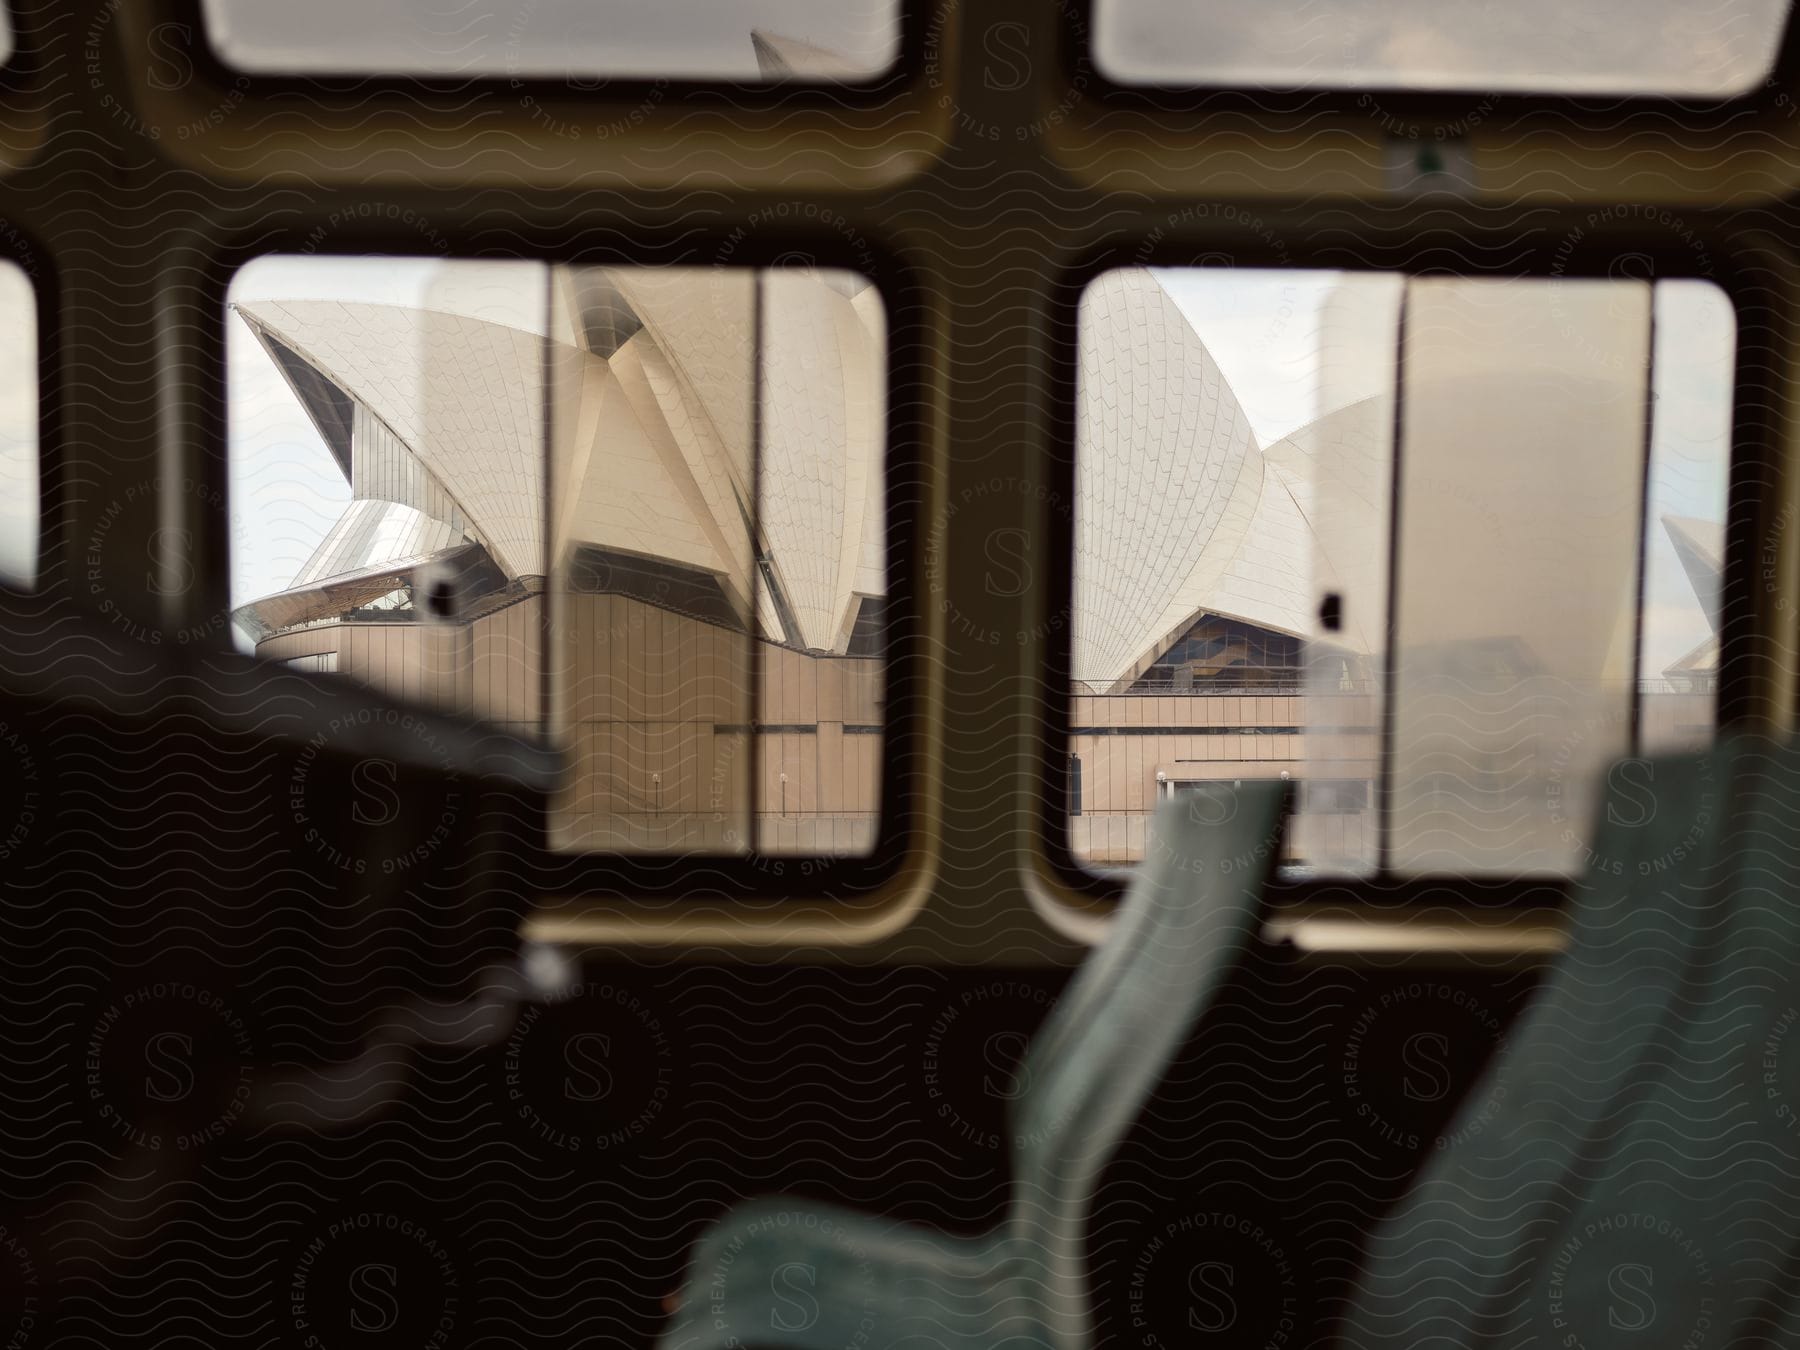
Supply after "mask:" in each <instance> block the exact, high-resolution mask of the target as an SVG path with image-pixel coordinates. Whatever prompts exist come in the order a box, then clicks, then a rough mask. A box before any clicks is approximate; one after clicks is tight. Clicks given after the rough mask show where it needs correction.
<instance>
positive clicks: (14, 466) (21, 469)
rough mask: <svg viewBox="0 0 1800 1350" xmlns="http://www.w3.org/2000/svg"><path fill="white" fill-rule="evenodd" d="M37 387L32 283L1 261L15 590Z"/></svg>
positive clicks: (35, 510) (34, 542)
mask: <svg viewBox="0 0 1800 1350" xmlns="http://www.w3.org/2000/svg"><path fill="white" fill-rule="evenodd" d="M3 22H4V15H0V23H3ZM37 386H38V377H37V300H36V298H35V296H33V294H32V290H31V279H30V278H29V277H27V276H26V275H25V273H24V271H23V270H22V269H20V267H19V266H18V265H17V264H16V263H11V262H0V579H4V580H5V581H6V582H8V583H9V584H11V585H14V586H30V585H32V584H33V583H35V582H36V580H37V559H38V520H39V516H40V496H41V494H40V492H39V488H38V387H37Z"/></svg>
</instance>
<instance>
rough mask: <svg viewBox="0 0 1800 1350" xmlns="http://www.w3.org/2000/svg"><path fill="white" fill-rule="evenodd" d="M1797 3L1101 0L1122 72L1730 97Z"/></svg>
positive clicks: (1106, 65)
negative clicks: (1790, 7) (1727, 95)
mask: <svg viewBox="0 0 1800 1350" xmlns="http://www.w3.org/2000/svg"><path fill="white" fill-rule="evenodd" d="M1787 13H1788V0H1577V2H1576V3H1569V0H1302V2H1301V3H1283V2H1282V0H1204V2H1203V3H1202V2H1201V0H1100V5H1099V11H1098V14H1097V16H1096V21H1095V33H1094V45H1095V55H1096V57H1097V59H1098V60H1099V62H1100V65H1101V68H1102V69H1104V70H1105V71H1106V72H1107V73H1108V74H1109V75H1111V76H1113V77H1114V78H1116V79H1120V80H1125V81H1140V82H1147V83H1162V84H1190V83H1191V84H1247V85H1277V86H1286V87H1293V86H1302V87H1304V86H1310V85H1338V86H1344V85H1349V86H1365V87H1382V86H1391V87H1400V88H1462V89H1472V90H1477V91H1482V90H1495V91H1502V90H1538V91H1544V92H1556V91H1562V92H1594V93H1616V92H1632V91H1657V92H1668V93H1694V94H1713V95H1721V94H1729V93H1735V92H1741V91H1742V90H1744V89H1747V88H1749V87H1750V86H1752V85H1754V84H1755V83H1756V82H1757V81H1758V80H1760V79H1762V78H1763V76H1765V75H1766V74H1767V73H1768V71H1769V68H1770V66H1771V64H1772V62H1773V59H1774V54H1775V51H1776V48H1777V45H1778V43H1779V40H1780V37H1781V33H1782V29H1783V25H1784V24H1785V22H1786V18H1787Z"/></svg>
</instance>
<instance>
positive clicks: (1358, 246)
mask: <svg viewBox="0 0 1800 1350" xmlns="http://www.w3.org/2000/svg"><path fill="white" fill-rule="evenodd" d="M1271 214H1273V213H1271ZM1348 214H1349V215H1350V216H1351V217H1352V218H1354V220H1355V221H1356V223H1357V224H1360V225H1362V226H1365V227H1366V226H1367V225H1368V224H1369V223H1370V222H1369V221H1368V220H1367V217H1366V214H1365V213H1363V212H1350V213H1348ZM1591 214H1593V213H1592V212H1589V211H1584V210H1582V209H1579V208H1577V209H1573V210H1571V211H1569V212H1567V213H1566V215H1565V216H1564V217H1563V218H1561V219H1558V220H1553V221H1548V222H1545V223H1544V225H1543V228H1542V229H1540V231H1539V232H1538V236H1537V237H1536V238H1535V239H1534V240H1533V241H1532V242H1531V243H1529V244H1525V245H1523V246H1520V241H1519V240H1518V239H1517V237H1516V236H1510V235H1506V236H1496V237H1493V238H1485V237H1484V236H1483V235H1481V234H1480V233H1476V232H1472V231H1469V230H1467V229H1463V230H1457V231H1455V232H1454V233H1453V234H1450V235H1448V236H1447V237H1446V236H1441V235H1440V234H1438V233H1436V232H1433V231H1426V232H1422V233H1420V234H1418V235H1413V236H1411V237H1408V235H1407V234H1406V232H1405V231H1404V227H1403V226H1398V225H1396V226H1394V227H1390V228H1389V229H1387V230H1384V231H1381V232H1380V233H1379V234H1376V233H1374V232H1371V234H1370V235H1364V236H1363V237H1361V238H1356V237H1349V238H1347V239H1346V240H1345V241H1344V242H1343V243H1342V244H1321V245H1313V246H1310V247H1308V248H1306V249H1305V250H1296V251H1294V252H1293V253H1291V254H1290V253H1289V252H1288V251H1286V250H1280V249H1275V248H1271V247H1270V245H1269V243H1268V241H1267V238H1266V237H1263V236H1259V235H1258V234H1257V233H1256V232H1254V231H1250V230H1246V229H1244V228H1241V227H1234V226H1233V225H1232V224H1230V223H1229V222H1225V221H1221V220H1216V219H1209V220H1205V221H1199V222H1195V224H1196V225H1197V226H1199V227H1200V228H1198V229H1196V230H1194V231H1193V233H1194V235H1195V237H1194V238H1193V239H1192V240H1191V241H1190V240H1182V239H1176V238H1168V237H1166V238H1161V239H1155V240H1150V241H1145V240H1137V239H1119V240H1116V241H1114V242H1113V243H1112V244H1110V245H1107V246H1104V247H1103V248H1101V249H1099V250H1096V251H1094V252H1092V253H1090V254H1089V255H1088V256H1087V257H1085V258H1084V259H1082V260H1081V261H1080V262H1079V263H1078V264H1077V265H1076V266H1074V267H1072V268H1070V269H1069V270H1068V272H1066V273H1065V274H1064V276H1063V277H1062V278H1061V279H1060V286H1059V289H1060V290H1061V291H1062V292H1063V293H1064V294H1066V295H1069V296H1072V297H1074V300H1073V301H1072V302H1071V303H1070V304H1069V305H1067V306H1065V307H1064V308H1063V309H1062V310H1061V311H1060V312H1059V315H1058V318H1059V321H1060V322H1059V327H1058V331H1057V333H1056V335H1055V339H1056V340H1055V342H1054V346H1053V350H1054V353H1055V361H1056V364H1055V369H1054V371H1053V373H1052V378H1051V379H1050V381H1049V384H1050V387H1051V388H1053V389H1054V390H1056V391H1057V404H1056V410H1057V417H1056V424H1055V442H1054V450H1055V455H1054V474H1053V478H1052V481H1051V489H1052V491H1053V492H1055V493H1059V494H1062V499H1063V500H1066V501H1069V502H1071V503H1074V505H1073V507H1072V509H1071V510H1070V511H1068V512H1066V513H1060V514H1058V513H1054V512H1053V513H1050V515H1049V518H1048V520H1047V521H1046V525H1047V529H1048V531H1049V538H1050V548H1051V549H1052V551H1053V557H1052V558H1051V559H1050V560H1048V561H1049V563H1050V565H1051V566H1053V567H1054V569H1055V571H1054V574H1053V575H1052V577H1051V578H1050V589H1051V598H1052V602H1053V606H1054V612H1056V613H1060V614H1068V613H1070V612H1071V607H1072V605H1073V600H1074V571H1075V527H1074V512H1075V511H1076V510H1079V509H1080V508H1079V503H1077V502H1076V499H1075V496H1074V493H1075V487H1076V482H1077V472H1076V462H1075V454H1076V449H1075V427H1076V417H1077V393H1076V387H1077V379H1078V375H1079V364H1080V355H1079V305H1080V297H1081V296H1083V295H1085V293H1086V291H1087V288H1088V286H1089V285H1090V284H1092V283H1093V282H1094V281H1095V280H1097V279H1098V278H1099V277H1101V276H1102V275H1104V274H1105V273H1107V272H1110V271H1114V270H1117V269H1119V268H1122V267H1126V268H1128V267H1154V268H1175V267H1197V266H1205V265H1208V264H1206V263H1204V262H1202V261H1201V260H1202V259H1208V258H1210V259H1217V258H1219V257H1220V256H1221V254H1222V253H1225V252H1228V253H1229V256H1231V257H1232V258H1233V259H1234V263H1233V265H1234V266H1238V267H1243V268H1256V269H1259V270H1272V271H1303V270H1338V271H1345V272H1380V273H1394V272H1398V273H1401V274H1402V275H1405V276H1407V277H1420V276H1436V277H1444V276H1455V277H1465V278H1470V279H1474V278H1480V277H1494V278H1499V279H1506V278H1513V279H1519V280H1525V279H1534V278H1539V279H1549V278H1564V279H1570V280H1573V279H1597V280H1605V279H1618V277H1617V274H1616V272H1615V271H1614V270H1613V268H1614V264H1615V262H1616V259H1617V258H1619V257H1620V256H1622V255H1625V254H1628V253H1629V254H1631V255H1634V256H1636V257H1639V258H1644V259H1647V260H1648V261H1649V262H1650V263H1651V265H1652V270H1653V275H1652V277H1651V281H1652V282H1653V283H1654V282H1662V281H1675V280H1701V281H1708V282H1711V283H1713V284H1715V285H1716V286H1717V287H1718V288H1719V290H1720V291H1721V293H1722V294H1723V295H1724V296H1725V298H1726V299H1727V301H1728V302H1729V303H1730V304H1731V307H1732V311H1733V315H1734V318H1735V321H1736V345H1735V350H1734V354H1733V361H1734V373H1733V383H1732V400H1731V415H1732V421H1731V437H1730V460H1729V465H1728V481H1727V488H1726V518H1725V540H1726V543H1725V571H1724V580H1723V586H1722V592H1723V593H1722V595H1721V597H1720V616H1721V617H1720V635H1719V640H1720V661H1719V667H1720V674H1719V679H1718V683H1717V687H1716V689H1715V693H1714V709H1715V714H1714V715H1715V726H1716V735H1718V736H1724V735H1726V734H1728V732H1729V731H1730V730H1731V729H1732V728H1734V727H1738V726H1750V725H1753V724H1754V723H1755V720H1756V707H1757V701H1758V690H1757V685H1758V684H1759V683H1761V682H1762V680H1763V679H1764V678H1765V677H1763V676H1760V675H1759V674H1757V673H1756V661H1757V657H1756V655H1755V653H1756V649H1757V646H1758V641H1759V637H1761V636H1765V635H1761V634H1759V632H1758V628H1757V623H1756V620H1757V618H1758V615H1757V603H1756V597H1755V594H1754V590H1755V587H1754V584H1753V583H1754V575H1755V571H1756V562H1757V559H1756V542H1755V541H1756V540H1757V539H1760V538H1765V537H1767V522H1765V521H1763V520H1762V516H1761V514H1760V510H1761V508H1765V507H1768V506H1769V505H1770V503H1769V502H1768V500H1767V497H1768V495H1769V494H1767V493H1765V492H1764V491H1763V485H1764V484H1765V483H1767V482H1768V481H1771V480H1774V479H1778V478H1779V475H1780V459H1781V454H1782V450H1781V446H1780V444H1779V441H1778V438H1777V429H1776V427H1775V426H1774V424H1773V422H1772V420H1771V410H1772V409H1773V408H1775V407H1777V406H1778V405H1779V402H1780V398H1779V391H1778V387H1777V389H1774V390H1772V389H1771V388H1770V385H1771V384H1776V385H1777V386H1778V384H1779V382H1778V381H1772V380H1770V379H1769V378H1768V372H1770V371H1772V370H1774V369H1776V368H1777V367H1776V364H1775V362H1774V359H1773V357H1772V355H1771V353H1770V351H1769V347H1770V346H1771V345H1772V335H1771V334H1770V333H1768V332H1767V330H1766V328H1758V327H1757V326H1756V325H1754V324H1751V323H1747V322H1746V320H1745V314H1746V311H1750V312H1756V311H1758V310H1760V311H1763V312H1768V311H1769V310H1771V309H1780V308H1785V306H1784V305H1783V304H1782V299H1781V297H1779V296H1773V295H1771V293H1770V288H1769V287H1768V286H1767V284H1766V280H1765V276H1766V273H1764V272H1763V271H1762V270H1760V269H1759V268H1758V267H1757V266H1756V265H1755V263H1754V261H1753V260H1752V259H1750V258H1748V257H1746V256H1744V255H1743V250H1742V247H1741V245H1740V244H1738V243H1735V242H1734V241H1733V240H1732V239H1731V237H1730V236H1727V235H1725V234H1723V233H1722V232H1720V231H1718V230H1717V228H1716V225H1715V224H1714V223H1712V222H1709V228H1708V229H1707V230H1706V231H1703V232H1702V235H1703V238H1704V240H1705V243H1706V244H1707V245H1708V251H1709V255H1710V256H1711V257H1713V258H1714V259H1716V260H1717V264H1718V265H1717V267H1716V268H1714V269H1712V270H1702V269H1700V268H1696V267H1695V266H1694V256H1695V255H1694V251H1693V249H1692V248H1691V247H1684V246H1683V244H1682V243H1681V242H1680V241H1678V240H1675V239H1672V238H1671V237H1670V236H1669V235H1667V234H1657V233H1654V232H1651V231H1645V230H1643V229H1641V228H1633V227H1632V226H1631V225H1630V223H1629V222H1625V223H1622V224H1620V225H1617V226H1615V225H1613V224H1612V223H1610V222H1609V223H1608V224H1607V226H1606V227H1604V228H1594V227H1589V228H1588V232H1587V233H1586V234H1584V235H1583V237H1582V243H1583V245H1584V248H1582V249H1578V250H1575V251H1573V252H1563V251H1559V250H1558V249H1557V248H1556V247H1555V245H1554V241H1556V240H1558V239H1559V238H1561V237H1563V232H1561V231H1559V230H1558V229H1557V228H1556V227H1557V226H1558V225H1564V226H1566V227H1567V228H1568V229H1574V228H1577V227H1579V226H1581V225H1582V224H1583V222H1584V220H1585V218H1586V217H1587V216H1588V215H1591ZM1696 214H1698V213H1696ZM1352 228H1354V227H1352ZM1441 228H1442V227H1439V229H1440V230H1441ZM1266 233H1267V232H1266V231H1264V232H1263V234H1264V235H1266ZM1484 246H1485V247H1484ZM1459 253H1460V255H1461V258H1460V260H1459ZM1484 253H1491V254H1492V255H1493V256H1494V257H1495V259H1496V262H1497V266H1496V268H1495V269H1494V270H1491V271H1488V270H1480V269H1476V268H1471V267H1469V266H1467V259H1468V257H1469V256H1470V255H1475V256H1477V257H1479V256H1481V255H1483V254H1484ZM1421 260H1423V265H1420V264H1421ZM1459 261H1460V265H1459ZM1409 263H1410V264H1411V265H1408V264H1409ZM1212 265H1216V263H1214V264H1212ZM1665 269H1666V270H1665ZM1649 454H1650V447H1649V443H1648V440H1646V445H1645V470H1646V473H1647V472H1648V466H1649ZM1639 486H1640V491H1641V487H1642V485H1641V483H1640V485H1639ZM1399 490H1400V484H1399V480H1398V477H1397V476H1395V477H1394V478H1393V480H1392V481H1390V484H1389V491H1390V494H1391V497H1390V500H1394V501H1396V504H1397V496H1398V493H1399ZM1641 499H1642V498H1641V496H1640V500H1641ZM1395 519H1398V517H1397V516H1391V517H1390V536H1391V534H1392V525H1391V522H1392V520H1395ZM1648 528H1649V526H1648V524H1646V525H1645V526H1644V527H1643V529H1644V531H1645V532H1646V533H1647V531H1648ZM1392 546H1393V540H1392V537H1390V551H1391V549H1392ZM1643 552H1644V550H1643V543H1642V536H1640V546H1639V577H1638V591H1639V610H1640V614H1641V611H1642V603H1643V596H1642V592H1643V586H1644V575H1643ZM1391 585H1392V581H1391V580H1390V587H1391ZM1393 621H1394V619H1393V616H1392V615H1390V616H1389V624H1390V641H1391V633H1392V623H1393ZM1070 628H1071V625H1069V624H1067V623H1064V624H1061V625H1058V626H1056V628H1055V632H1054V635H1053V637H1052V640H1051V641H1050V643H1049V651H1048V653H1047V656H1048V660H1047V663H1046V672H1045V675H1046V677H1045V680H1044V683H1043V688H1044V696H1043V699H1042V707H1041V725H1042V728H1043V736H1044V740H1045V744H1046V746H1047V747H1048V749H1047V754H1048V755H1049V756H1050V757H1051V759H1050V762H1052V763H1053V762H1055V758H1056V757H1058V756H1064V755H1068V754H1071V753H1073V751H1074V742H1073V738H1072V736H1071V734H1070V733H1071V726H1072V723H1071V713H1072V696H1071V695H1070V694H1069V692H1068V690H1069V668H1070V667H1069V663H1070V659H1071V653H1070ZM1391 659H1392V657H1391V651H1390V652H1386V653H1384V669H1387V668H1391V666H1390V663H1391ZM1635 659H1638V660H1641V648H1640V653H1639V656H1638V657H1637V658H1635ZM1637 717H1638V704H1637V696H1635V695H1634V698H1633V705H1632V721H1633V731H1634V737H1635V735H1636V724H1637ZM1390 734H1391V729H1390V728H1389V727H1388V726H1387V725H1386V724H1385V718H1384V725H1383V728H1382V737H1383V741H1384V742H1386V740H1387V738H1388V737H1389V736H1390ZM1381 763H1382V768H1383V771H1384V773H1385V771H1386V770H1387V769H1388V767H1389V756H1388V753H1387V751H1386V750H1385V749H1384V751H1383V754H1382V756H1381ZM1044 782H1045V789H1044V791H1043V793H1042V794H1041V803H1040V805H1041V811H1040V814H1039V830H1040V839H1041V840H1042V852H1041V855H1040V871H1039V874H1038V878H1037V880H1038V883H1039V886H1040V888H1041V889H1042V891H1043V892H1044V899H1045V900H1046V901H1047V902H1048V903H1051V904H1056V903H1059V902H1060V903H1063V904H1065V905H1066V906H1067V908H1068V909H1069V911H1070V913H1071V914H1072V915H1073V916H1076V921H1077V922H1079V921H1080V918H1081V916H1092V915H1094V914H1101V915H1104V914H1105V913H1107V912H1109V911H1110V910H1111V908H1112V907H1113V906H1114V905H1116V904H1117V902H1118V901H1119V899H1120V898H1121V897H1122V896H1123V894H1124V890H1125V883H1124V880H1123V873H1122V872H1121V870H1120V869H1102V868H1099V867H1095V866H1094V865H1092V864H1090V863H1086V862H1084V861H1082V860H1081V859H1079V858H1077V857H1076V856H1075V854H1074V852H1073V850H1072V849H1071V847H1070V842H1069V841H1070V833H1071V832H1070V829H1069V823H1068V819H1069V818H1068V813H1067V792H1066V788H1065V786H1064V785H1063V784H1062V783H1061V782H1060V781H1059V780H1058V779H1057V778H1056V777H1055V776H1054V775H1049V774H1046V775H1045V776H1044ZM1388 791H1389V787H1388V784H1387V782H1386V780H1385V778H1384V779H1383V780H1380V781H1377V782H1376V783H1375V785H1374V788H1373V792H1374V798H1375V800H1376V802H1377V803H1378V804H1384V803H1385V799H1386V797H1387V794H1388ZM1575 880H1577V878H1571V877H1566V876H1561V875H1556V874H1547V873H1539V874H1533V873H1519V874H1512V875H1494V874H1485V875H1471V876H1463V875H1459V874H1454V873H1418V874H1411V873H1406V872H1394V871H1389V870H1386V869H1385V866H1383V867H1378V868H1377V869H1375V870H1371V871H1370V872H1368V873H1365V874H1362V875H1359V876H1354V877H1305V878H1296V877H1292V876H1287V875H1285V874H1283V875H1278V877H1277V878H1276V881H1275V883H1274V887H1273V892H1274V898H1275V903H1276V904H1277V905H1278V906H1281V907H1283V908H1303V909H1304V908H1308V907H1311V908H1314V909H1318V908H1320V907H1324V908H1326V909H1328V910H1329V909H1336V910H1338V911H1340V912H1341V911H1343V910H1345V909H1346V908H1348V909H1350V910H1352V911H1359V912H1366V913H1370V914H1379V913H1384V912H1386V913H1393V912H1397V911H1408V910H1413V909H1417V908H1419V907H1421V906H1424V907H1439V906H1456V907H1464V908H1466V907H1474V908H1476V909H1481V910H1495V909H1497V910H1503V911H1520V912H1525V913H1530V912H1534V911H1542V910H1554V909H1556V908H1558V907H1560V905H1561V904H1562V902H1563V901H1564V900H1565V899H1566V897H1567V895H1568V893H1569V890H1570V888H1571V886H1572V884H1573V883H1574V882H1575Z"/></svg>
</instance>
